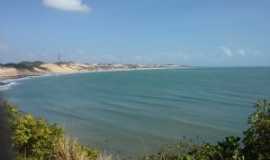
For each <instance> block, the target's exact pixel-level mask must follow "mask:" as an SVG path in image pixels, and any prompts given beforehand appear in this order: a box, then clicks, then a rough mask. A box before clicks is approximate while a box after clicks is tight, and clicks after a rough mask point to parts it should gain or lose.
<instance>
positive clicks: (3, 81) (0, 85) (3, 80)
mask: <svg viewBox="0 0 270 160" xmlns="http://www.w3.org/2000/svg"><path fill="white" fill-rule="evenodd" d="M189 68H190V67H157V68H129V69H97V70H92V71H90V70H89V71H78V72H70V73H65V72H63V73H53V72H52V73H44V74H29V75H18V76H5V77H0V91H2V90H7V89H8V88H9V87H10V86H13V85H15V84H16V82H17V81H22V80H27V79H29V78H42V77H50V76H64V75H73V74H87V73H106V72H129V71H144V70H162V69H189Z"/></svg>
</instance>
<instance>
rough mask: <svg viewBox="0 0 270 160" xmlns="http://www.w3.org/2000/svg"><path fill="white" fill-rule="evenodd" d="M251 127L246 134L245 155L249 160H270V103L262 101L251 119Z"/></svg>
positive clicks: (244, 141) (258, 103) (257, 105)
mask: <svg viewBox="0 0 270 160" xmlns="http://www.w3.org/2000/svg"><path fill="white" fill-rule="evenodd" d="M249 125H250V127H249V128H248V129H247V130H246V131H245V132H244V135H245V137H244V140H243V143H244V145H245V147H244V154H245V155H246V159H247V160H254V159H258V160H269V159H270V102H269V101H266V100H260V101H258V102H257V104H256V112H254V113H253V114H252V115H251V116H250V117H249Z"/></svg>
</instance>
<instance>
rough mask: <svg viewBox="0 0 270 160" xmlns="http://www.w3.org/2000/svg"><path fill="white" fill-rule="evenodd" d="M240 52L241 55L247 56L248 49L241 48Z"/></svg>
mask: <svg viewBox="0 0 270 160" xmlns="http://www.w3.org/2000/svg"><path fill="white" fill-rule="evenodd" d="M238 54H239V55H241V56H245V55H246V51H245V50H244V49H239V50H238Z"/></svg>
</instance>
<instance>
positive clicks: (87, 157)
mask: <svg viewBox="0 0 270 160" xmlns="http://www.w3.org/2000/svg"><path fill="white" fill-rule="evenodd" d="M97 155H98V151H96V150H90V149H88V148H86V147H84V146H82V145H80V144H79V143H78V142H77V140H75V139H72V138H68V137H62V138H59V139H58V140H57V141H56V143H55V147H54V159H56V160H95V159H97Z"/></svg>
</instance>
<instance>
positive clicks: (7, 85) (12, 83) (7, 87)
mask: <svg viewBox="0 0 270 160" xmlns="http://www.w3.org/2000/svg"><path fill="white" fill-rule="evenodd" d="M2 82H3V83H6V84H4V85H1V86H0V91H5V90H8V89H10V88H11V87H12V86H15V85H18V83H17V82H16V81H10V80H9V82H4V81H2Z"/></svg>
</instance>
